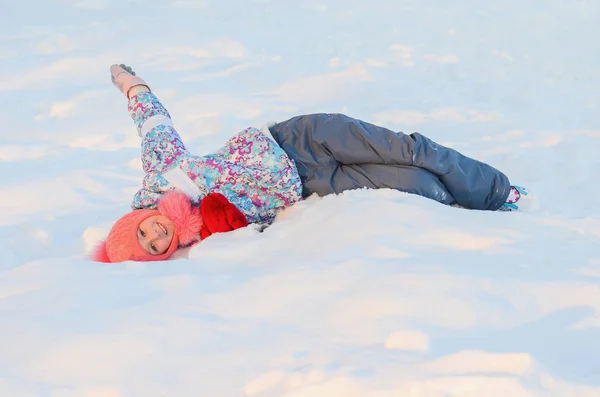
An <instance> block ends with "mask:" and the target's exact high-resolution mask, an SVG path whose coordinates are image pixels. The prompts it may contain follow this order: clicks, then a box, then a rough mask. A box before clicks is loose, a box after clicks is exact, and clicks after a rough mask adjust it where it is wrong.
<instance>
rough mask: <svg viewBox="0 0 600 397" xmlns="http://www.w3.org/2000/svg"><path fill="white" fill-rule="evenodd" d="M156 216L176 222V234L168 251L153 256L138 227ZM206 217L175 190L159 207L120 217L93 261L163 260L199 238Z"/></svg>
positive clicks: (96, 251) (164, 198)
mask: <svg viewBox="0 0 600 397" xmlns="http://www.w3.org/2000/svg"><path fill="white" fill-rule="evenodd" d="M154 215H164V216H166V217H167V218H169V219H170V220H171V222H173V224H174V226H175V234H174V235H173V240H171V245H169V248H168V249H167V251H166V252H165V253H163V254H161V255H151V254H150V253H148V252H147V251H146V250H144V249H143V248H142V246H141V245H140V243H139V241H138V237H137V233H138V232H137V230H138V227H139V225H140V223H142V222H143V221H144V219H147V218H149V217H151V216H154ZM201 228H202V217H201V216H200V210H199V208H198V207H197V206H194V205H192V203H191V201H190V199H189V197H188V196H187V195H185V194H184V193H182V192H178V191H171V192H169V193H167V194H166V195H165V196H164V197H163V198H162V199H161V200H160V201H159V203H158V210H133V211H132V212H130V213H128V214H126V215H124V216H123V217H121V219H119V220H118V221H117V222H116V223H115V224H114V226H113V227H112V229H111V230H110V232H109V233H108V237H107V238H106V240H105V241H102V242H101V243H100V244H98V246H97V247H96V248H95V249H94V251H93V252H92V254H91V258H92V260H95V261H98V262H105V263H115V262H124V261H129V260H131V261H162V260H165V259H167V258H169V257H170V256H171V255H173V253H174V252H175V251H177V248H179V246H180V245H182V246H185V245H188V244H190V243H192V242H193V241H194V240H196V239H198V236H199V235H200V229H201Z"/></svg>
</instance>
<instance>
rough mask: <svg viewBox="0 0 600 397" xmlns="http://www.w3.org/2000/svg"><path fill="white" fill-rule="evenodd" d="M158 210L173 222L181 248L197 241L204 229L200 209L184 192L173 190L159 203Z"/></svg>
mask: <svg viewBox="0 0 600 397" xmlns="http://www.w3.org/2000/svg"><path fill="white" fill-rule="evenodd" d="M158 210H159V211H160V213H161V214H163V215H164V216H166V217H167V218H169V219H170V220H171V222H173V225H174V226H175V233H176V234H177V237H178V238H179V244H180V245H181V246H185V245H188V244H190V243H192V242H193V241H195V240H197V238H198V236H199V235H200V229H201V228H202V216H201V215H200V209H199V208H198V207H197V206H195V205H193V204H192V202H191V200H190V198H189V197H188V196H187V195H186V194H185V193H183V192H181V191H177V190H172V191H170V192H168V193H167V194H165V195H164V197H163V198H161V199H160V201H159V202H158Z"/></svg>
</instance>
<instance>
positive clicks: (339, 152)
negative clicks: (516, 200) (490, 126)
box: [269, 114, 510, 210]
mask: <svg viewBox="0 0 600 397" xmlns="http://www.w3.org/2000/svg"><path fill="white" fill-rule="evenodd" d="M269 129H270V131H271V133H272V134H273V137H274V138H275V140H276V141H277V142H278V143H279V144H280V145H281V147H282V148H283V150H285V151H286V153H287V154H288V155H289V157H290V158H291V159H293V160H294V161H295V162H296V166H297V168H298V172H299V174H300V177H301V178H302V182H303V185H304V190H303V194H304V196H309V195H311V194H313V193H317V194H318V195H321V196H323V195H326V194H331V193H341V192H343V191H345V190H350V189H359V188H364V187H367V188H374V189H376V188H392V189H397V190H400V191H404V192H408V193H414V194H419V195H421V196H425V197H428V198H431V199H434V200H437V201H439V202H441V203H444V204H453V203H456V204H459V205H461V206H464V207H466V208H471V209H477V210H497V209H498V208H500V206H502V204H503V203H504V201H505V200H506V197H507V196H508V193H509V191H510V183H509V180H508V178H507V177H506V175H504V174H503V173H502V172H500V171H499V170H497V169H495V168H494V167H492V166H490V165H488V164H486V163H483V162H480V161H478V160H475V159H472V158H469V157H467V156H464V155H463V154H461V153H459V152H458V151H456V150H454V149H450V148H447V147H445V146H442V145H440V144H437V143H435V142H434V141H432V140H431V139H429V138H427V137H425V136H423V135H421V134H419V133H413V134H410V135H408V134H404V133H402V132H394V131H391V130H389V129H387V128H384V127H381V126H377V125H375V124H371V123H367V122H365V121H362V120H358V119H354V118H351V117H348V116H346V115H343V114H310V115H302V116H297V117H294V118H291V119H289V120H287V121H283V122H281V123H277V124H275V125H274V126H272V127H270V128H269Z"/></svg>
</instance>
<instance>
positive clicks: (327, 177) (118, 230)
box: [92, 65, 527, 262]
mask: <svg viewBox="0 0 600 397" xmlns="http://www.w3.org/2000/svg"><path fill="white" fill-rule="evenodd" d="M110 72H111V78H112V81H113V83H114V84H115V85H116V86H117V88H118V89H119V90H120V91H121V92H122V93H123V94H125V96H126V97H127V99H128V100H129V112H130V114H131V117H132V118H133V121H134V123H135V125H136V127H137V131H138V134H139V135H140V137H141V138H142V164H143V169H144V172H145V174H146V176H145V178H144V181H143V187H142V188H141V189H140V190H139V191H138V192H137V194H136V195H135V197H134V199H133V203H132V208H133V209H134V210H133V211H132V212H130V213H129V214H126V215H125V216H123V217H122V218H121V219H119V220H118V221H117V222H116V224H115V225H114V226H113V227H112V229H111V230H110V232H109V234H108V237H107V239H106V240H105V241H103V242H102V243H101V244H100V245H99V246H98V247H97V248H96V249H95V251H94V252H93V255H92V258H93V259H94V260H97V261H101V262H121V261H126V260H134V261H157V260H165V259H167V258H169V257H170V256H171V255H172V254H173V253H174V252H175V251H176V250H177V249H178V248H179V247H184V246H190V245H192V244H194V243H196V242H198V241H200V240H203V239H205V238H207V237H208V236H210V235H211V234H213V233H217V232H226V231H230V230H234V229H238V228H240V227H244V226H246V225H248V223H255V224H269V223H270V222H272V221H273V220H274V218H275V216H276V215H277V213H278V212H280V211H282V210H283V209H285V208H287V207H290V206H291V205H293V204H294V203H296V202H297V201H299V200H302V198H304V197H307V196H309V195H311V194H313V193H316V194H317V195H319V196H323V195H327V194H332V193H341V192H343V191H345V190H350V189H360V188H365V187H367V188H371V189H377V188H391V189H397V190H400V191H403V192H408V193H413V194H418V195H421V196H424V197H428V198H430V199H433V200H436V201H438V202H440V203H443V204H448V205H456V206H460V207H464V208H469V209H474V210H489V211H495V210H508V211H510V210H517V209H519V206H520V205H521V204H522V201H520V200H521V199H522V197H523V196H524V195H526V194H527V193H526V191H525V190H524V189H522V188H520V187H517V186H511V184H510V182H509V180H508V178H507V177H506V176H505V175H504V174H503V173H502V172H500V171H498V170H497V169H495V168H493V167H491V166H490V165H488V164H485V163H482V162H480V161H477V160H474V159H471V158H469V157H466V156H464V155H462V154H461V153H459V152H457V151H455V150H453V149H449V148H447V147H444V146H441V145H439V144H437V143H435V142H433V141H432V140H430V139H428V138H426V137H425V136H423V135H421V134H419V133H414V134H410V135H406V134H404V133H401V132H393V131H391V130H388V129H386V128H384V127H380V126H377V125H373V124H370V123H367V122H365V121H362V120H357V119H353V118H350V117H348V116H345V115H342V114H311V115H302V116H297V117H294V118H291V119H289V120H287V121H283V122H280V123H274V124H270V125H266V126H264V127H263V128H261V129H258V128H254V127H249V128H247V129H245V130H243V131H241V132H239V133H238V134H236V135H235V136H234V137H233V138H231V139H229V140H228V141H227V142H226V143H225V146H223V147H222V148H221V149H219V150H218V151H216V152H215V153H213V154H210V155H207V156H194V155H193V154H191V153H189V152H188V151H187V149H186V148H185V146H184V144H183V142H182V140H181V138H180V137H179V135H178V133H177V131H175V128H173V123H172V121H171V118H170V116H169V113H168V112H167V110H166V109H165V108H164V107H163V105H162V104H161V103H160V102H159V100H158V99H157V97H156V96H155V95H154V94H153V93H152V92H151V91H150V88H149V86H148V84H146V82H145V81H144V80H142V79H141V78H139V77H137V76H136V75H135V73H134V72H133V71H132V70H131V68H129V67H127V66H125V65H113V66H111V68H110Z"/></svg>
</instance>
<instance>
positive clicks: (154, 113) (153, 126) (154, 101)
mask: <svg viewBox="0 0 600 397" xmlns="http://www.w3.org/2000/svg"><path fill="white" fill-rule="evenodd" d="M110 71H111V78H112V82H113V84H115V86H116V87H117V88H118V89H119V90H120V91H121V92H122V93H123V94H124V95H125V96H126V97H127V99H128V100H129V105H128V110H129V114H130V116H131V118H132V119H133V121H134V123H135V126H136V128H137V131H138V135H139V136H140V137H141V138H142V155H141V159H142V167H143V170H144V173H145V178H144V181H143V184H142V189H140V191H139V192H138V193H137V194H136V195H135V197H134V200H133V203H132V207H133V208H145V207H151V206H154V205H155V204H156V202H157V201H158V199H159V198H160V197H161V196H162V194H163V193H164V192H165V191H166V190H168V184H167V183H166V181H165V179H164V178H162V174H163V173H165V172H166V171H168V170H169V169H171V168H173V167H174V166H175V165H176V163H177V160H178V159H179V158H180V157H181V155H183V154H185V153H187V149H186V148H185V146H184V144H183V142H182V140H181V138H180V136H179V134H178V133H177V131H176V130H175V128H174V126H173V122H172V120H171V116H170V115H169V112H167V110H166V109H165V107H164V106H163V105H162V104H161V103H160V101H159V100H158V98H157V97H156V96H155V95H154V94H153V93H152V92H151V91H150V88H149V86H148V84H146V82H145V81H144V80H142V79H141V78H139V77H137V76H136V75H135V72H134V71H133V70H132V69H131V68H129V67H127V66H125V65H113V66H111V68H110Z"/></svg>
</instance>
